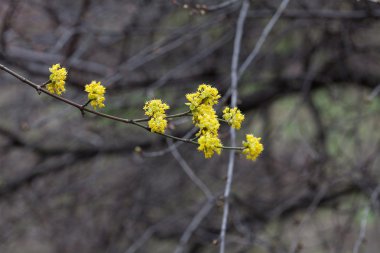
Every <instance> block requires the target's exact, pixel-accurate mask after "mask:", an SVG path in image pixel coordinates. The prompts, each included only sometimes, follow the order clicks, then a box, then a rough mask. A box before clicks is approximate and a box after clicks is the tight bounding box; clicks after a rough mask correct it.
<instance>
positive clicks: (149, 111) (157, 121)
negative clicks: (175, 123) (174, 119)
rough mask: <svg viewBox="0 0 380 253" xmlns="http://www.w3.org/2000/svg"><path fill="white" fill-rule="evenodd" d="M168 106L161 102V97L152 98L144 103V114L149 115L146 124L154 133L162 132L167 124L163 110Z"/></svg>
mask: <svg viewBox="0 0 380 253" xmlns="http://www.w3.org/2000/svg"><path fill="white" fill-rule="evenodd" d="M169 108H170V107H169V106H168V105H167V104H165V103H163V102H162V101H161V99H153V100H150V101H148V102H146V103H145V105H144V108H143V109H144V111H145V115H147V116H149V117H150V119H149V121H148V126H149V128H150V130H151V131H152V132H154V133H160V134H163V133H164V132H165V129H166V127H167V125H168V121H167V120H166V113H165V111H166V110H168V109H169Z"/></svg>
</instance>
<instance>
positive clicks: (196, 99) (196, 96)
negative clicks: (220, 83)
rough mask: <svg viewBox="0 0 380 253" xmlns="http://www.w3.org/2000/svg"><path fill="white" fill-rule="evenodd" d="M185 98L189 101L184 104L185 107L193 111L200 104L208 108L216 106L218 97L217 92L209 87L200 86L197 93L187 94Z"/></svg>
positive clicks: (205, 85)
mask: <svg viewBox="0 0 380 253" xmlns="http://www.w3.org/2000/svg"><path fill="white" fill-rule="evenodd" d="M186 98H187V100H189V103H186V105H188V106H189V107H190V110H191V111H193V110H195V109H196V108H197V107H198V106H199V105H201V104H203V105H210V106H213V105H216V104H217V103H218V99H219V98H220V95H219V92H218V90H217V89H216V88H214V87H212V86H211V85H207V84H201V85H199V87H198V90H197V92H194V93H190V94H187V95H186Z"/></svg>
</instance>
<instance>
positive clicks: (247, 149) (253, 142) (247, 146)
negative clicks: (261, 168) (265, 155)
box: [243, 134, 264, 161]
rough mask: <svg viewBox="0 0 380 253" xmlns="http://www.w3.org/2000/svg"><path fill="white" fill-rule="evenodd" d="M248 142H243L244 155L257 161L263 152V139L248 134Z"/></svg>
mask: <svg viewBox="0 0 380 253" xmlns="http://www.w3.org/2000/svg"><path fill="white" fill-rule="evenodd" d="M246 138H247V141H243V146H244V149H243V154H245V155H246V157H247V159H249V160H252V161H255V160H256V158H257V157H258V156H259V155H260V154H261V152H263V150H264V147H263V144H261V143H260V140H261V138H257V137H255V136H253V134H247V136H246Z"/></svg>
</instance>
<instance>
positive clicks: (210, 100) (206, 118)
mask: <svg viewBox="0 0 380 253" xmlns="http://www.w3.org/2000/svg"><path fill="white" fill-rule="evenodd" d="M186 98H187V100H188V101H189V103H186V105H188V106H189V108H190V111H191V113H192V115H193V123H194V125H195V126H197V127H199V132H198V133H197V137H199V138H198V144H199V146H198V150H199V151H201V152H203V153H204V155H205V157H206V158H210V157H212V156H213V155H214V153H217V154H220V152H221V148H222V142H221V141H220V139H219V137H218V130H219V127H220V124H219V120H218V116H217V115H216V112H215V110H214V107H213V106H214V105H216V104H217V103H218V100H219V98H220V95H219V92H218V90H217V89H216V88H214V87H211V86H210V85H206V84H201V85H199V87H198V90H197V91H196V92H194V93H190V94H187V95H186Z"/></svg>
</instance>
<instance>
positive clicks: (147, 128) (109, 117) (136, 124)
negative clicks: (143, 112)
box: [0, 64, 243, 150]
mask: <svg viewBox="0 0 380 253" xmlns="http://www.w3.org/2000/svg"><path fill="white" fill-rule="evenodd" d="M0 69H2V70H4V71H5V72H7V73H9V74H11V75H12V76H14V77H16V78H17V79H19V80H20V81H22V82H23V83H25V84H27V85H29V86H30V87H32V88H34V89H35V90H36V91H37V92H38V93H40V92H42V93H45V94H46V95H48V96H50V97H53V98H55V99H57V100H59V101H61V102H64V103H66V104H68V105H71V106H73V107H75V108H77V109H79V111H80V112H81V113H82V114H83V113H84V112H88V113H90V114H93V115H96V116H99V117H102V118H107V119H110V120H114V121H119V122H122V123H125V124H132V125H135V126H138V127H141V128H143V129H144V130H146V131H149V132H151V129H150V128H149V127H147V126H145V125H143V124H140V122H139V121H145V119H142V120H137V121H136V120H134V119H125V118H120V117H117V116H113V115H110V114H106V113H101V112H98V111H95V110H91V109H88V108H86V107H83V105H81V104H78V103H76V102H74V101H72V100H70V99H67V98H63V97H60V96H58V95H55V94H53V93H50V92H49V91H48V90H46V89H45V88H42V87H41V86H40V85H38V84H36V83H34V82H32V81H30V80H28V79H27V78H25V77H23V76H21V75H19V74H18V73H16V72H14V71H12V70H11V69H9V68H7V67H5V66H4V65H2V64H0ZM186 114H188V112H184V113H181V114H175V115H171V117H179V115H180V116H185V115H186ZM155 134H158V135H161V136H164V137H166V138H170V139H173V140H177V141H182V142H186V143H191V144H194V145H198V142H196V141H193V140H192V139H183V138H180V137H176V136H173V135H170V134H165V133H156V132H155ZM221 148H223V149H233V150H242V149H243V148H242V147H224V146H223V147H221Z"/></svg>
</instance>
